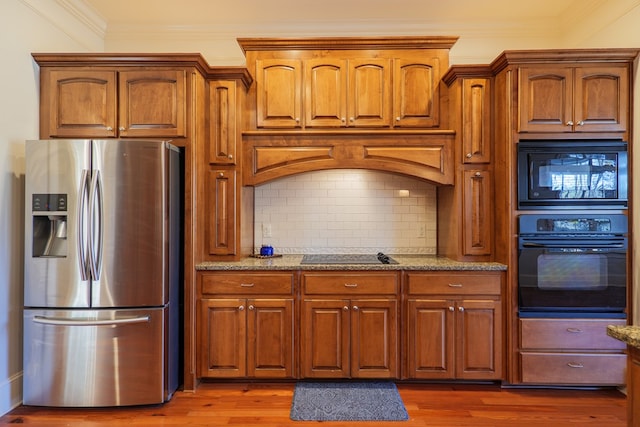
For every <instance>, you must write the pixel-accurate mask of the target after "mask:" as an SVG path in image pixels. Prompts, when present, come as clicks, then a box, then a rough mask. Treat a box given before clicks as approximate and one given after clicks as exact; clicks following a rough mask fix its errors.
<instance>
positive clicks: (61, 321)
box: [33, 316, 150, 326]
mask: <svg viewBox="0 0 640 427" xmlns="http://www.w3.org/2000/svg"><path fill="white" fill-rule="evenodd" d="M149 319H150V317H149V316H139V317H124V318H122V319H104V320H74V319H66V318H59V317H43V316H34V318H33V322H34V323H42V324H44V325H58V326H115V325H125V324H132V323H145V322H148V321H149Z"/></svg>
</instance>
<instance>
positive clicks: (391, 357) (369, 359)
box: [351, 300, 398, 378]
mask: <svg viewBox="0 0 640 427" xmlns="http://www.w3.org/2000/svg"><path fill="white" fill-rule="evenodd" d="M397 337H398V321H397V301H395V300H353V301H352V302H351V375H352V376H353V377H356V378H396V377H397V376H398V372H397V371H398V360H397V359H398V356H397V354H398V350H397V348H398V342H397Z"/></svg>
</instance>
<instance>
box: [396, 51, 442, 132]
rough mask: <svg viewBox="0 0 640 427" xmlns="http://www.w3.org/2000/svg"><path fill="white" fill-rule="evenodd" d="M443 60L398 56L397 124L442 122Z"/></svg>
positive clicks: (426, 125)
mask: <svg viewBox="0 0 640 427" xmlns="http://www.w3.org/2000/svg"><path fill="white" fill-rule="evenodd" d="M439 82H440V60H439V59H438V58H432V59H431V60H430V61H425V60H424V59H420V60H410V59H394V76H393V86H394V92H393V97H394V98H393V99H394V101H393V116H394V126H397V127H425V128H430V127H437V126H438V125H439V124H440V118H439V115H440V89H439Z"/></svg>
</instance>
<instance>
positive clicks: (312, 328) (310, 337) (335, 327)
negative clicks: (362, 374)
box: [301, 300, 350, 378]
mask: <svg viewBox="0 0 640 427" xmlns="http://www.w3.org/2000/svg"><path fill="white" fill-rule="evenodd" d="M301 328H302V329H301V331H302V334H303V337H304V341H303V345H302V348H301V356H302V362H301V363H302V377H303V378H345V377H348V376H349V351H350V350H349V301H348V300H305V301H304V302H303V303H302V325H301Z"/></svg>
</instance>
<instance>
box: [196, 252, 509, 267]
mask: <svg viewBox="0 0 640 427" xmlns="http://www.w3.org/2000/svg"><path fill="white" fill-rule="evenodd" d="M391 257H392V258H393V259H394V260H396V261H398V264H300V261H301V260H302V255H283V256H281V257H274V258H254V257H246V258H243V259H241V260H239V261H215V262H214V261H210V262H201V263H198V264H196V270H199V271H229V270H245V271H252V270H345V271H385V270H386V271H398V270H415V271H420V270H424V271H431V270H433V271H506V270H507V266H506V265H505V264H501V263H497V262H465V261H454V260H452V259H449V258H446V257H441V256H433V255H425V256H416V255H410V256H408V255H407V256H404V255H391Z"/></svg>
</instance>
